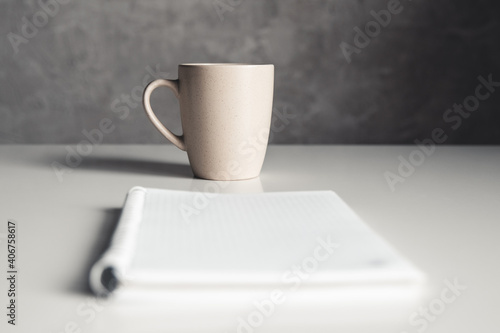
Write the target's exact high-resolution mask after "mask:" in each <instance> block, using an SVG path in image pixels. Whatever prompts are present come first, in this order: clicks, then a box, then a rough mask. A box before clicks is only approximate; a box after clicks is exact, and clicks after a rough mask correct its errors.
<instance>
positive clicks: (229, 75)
mask: <svg viewBox="0 0 500 333" xmlns="http://www.w3.org/2000/svg"><path fill="white" fill-rule="evenodd" d="M161 86H165V87H169V88H170V89H171V90H172V91H173V92H174V94H175V96H177V98H178V99H179V104H180V110H181V122H182V131H183V134H182V135H180V136H178V135H175V134H173V133H172V132H171V131H169V130H168V129H167V128H166V127H165V126H164V125H163V124H162V123H161V122H160V121H159V120H158V117H156V115H155V114H154V112H153V109H152V108H151V104H150V97H151V94H152V92H153V91H154V90H155V89H156V88H158V87H161ZM273 91H274V66H273V65H252V64H231V63H227V64H181V65H179V79H177V80H163V79H159V80H155V81H153V82H151V83H150V84H149V85H148V86H147V87H146V89H145V90H144V96H143V104H144V109H145V110H146V114H147V115H148V117H149V119H150V120H151V122H152V123H153V125H154V126H155V127H156V128H157V129H158V130H159V131H160V133H162V134H163V135H164V136H165V137H166V138H167V139H168V140H170V141H171V142H172V143H173V144H174V145H176V146H177V147H178V148H179V149H182V150H185V151H186V152H187V154H188V158H189V163H190V164H191V168H192V169H193V173H194V175H195V176H197V177H200V178H205V179H211V180H243V179H250V178H255V177H257V176H259V174H260V170H261V169H262V164H263V163H264V157H265V154H266V149H267V143H268V138H269V130H270V126H271V115H272V105H273Z"/></svg>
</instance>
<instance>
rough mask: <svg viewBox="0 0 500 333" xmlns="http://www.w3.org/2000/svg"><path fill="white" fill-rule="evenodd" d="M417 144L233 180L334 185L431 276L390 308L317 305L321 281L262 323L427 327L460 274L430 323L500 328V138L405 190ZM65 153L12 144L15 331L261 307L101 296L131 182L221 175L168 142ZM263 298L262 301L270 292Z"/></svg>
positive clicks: (220, 321) (204, 321) (303, 160)
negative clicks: (92, 288)
mask: <svg viewBox="0 0 500 333" xmlns="http://www.w3.org/2000/svg"><path fill="white" fill-rule="evenodd" d="M414 149H415V147H414V146H271V147H270V148H269V150H268V153H267V157H266V161H265V163H264V168H263V171H262V174H261V177H260V179H256V180H251V181H241V182H233V183H231V184H230V186H228V187H227V188H226V189H225V190H224V191H227V192H259V191H265V192H269V191H292V190H293V191H297V190H333V191H335V192H336V193H338V194H339V195H340V196H341V197H342V198H343V199H344V200H345V201H346V202H347V203H348V204H349V205H350V206H351V207H352V208H353V209H354V210H355V211H356V212H357V213H358V214H359V215H360V216H361V218H362V219H363V220H364V221H365V222H366V223H367V224H368V225H370V226H371V227H372V228H373V229H375V230H376V231H377V232H378V233H380V234H381V235H382V236H383V237H384V238H385V239H386V240H388V241H389V242H390V243H391V244H393V246H394V247H396V248H397V249H398V250H399V251H400V252H401V253H402V254H403V255H404V256H406V257H407V258H408V259H410V260H411V261H412V262H413V263H414V264H415V265H416V266H418V267H419V268H420V269H421V270H422V271H424V272H425V273H426V274H427V276H428V284H427V285H426V287H425V292H424V293H423V295H422V297H421V299H419V301H418V302H417V303H416V304H413V305H412V306H410V307H409V308H405V307H401V308H398V309H393V308H384V307H382V306H380V305H378V304H377V301H375V300H373V301H372V302H368V303H366V302H365V303H363V302H364V301H359V302H357V303H356V302H355V303H356V306H354V307H350V308H349V309H346V307H344V306H342V305H340V306H339V304H338V303H339V302H338V301H339V299H337V300H333V299H331V300H329V299H328V297H326V298H325V297H324V295H323V298H322V301H321V302H323V303H321V306H320V307H318V308H317V309H316V310H314V311H311V310H310V309H309V310H308V309H307V302H308V297H309V301H311V302H313V301H314V300H315V299H316V298H315V297H316V296H315V295H316V294H317V293H318V291H317V290H316V291H314V290H313V291H310V292H305V291H304V292H297V294H296V295H292V296H291V299H293V298H295V301H294V300H292V301H291V303H290V304H288V305H286V306H285V305H284V306H283V308H282V309H277V310H276V312H275V313H274V314H273V315H272V316H270V317H269V318H267V319H266V320H265V321H264V323H263V324H262V325H261V326H260V327H258V329H255V332H278V331H283V330H287V331H297V332H299V331H306V332H312V331H314V332H334V331H341V332H368V331H369V332H395V333H399V332H403V331H405V332H409V333H410V332H417V331H418V330H417V328H419V327H420V326H416V325H412V324H411V323H410V322H409V317H410V316H411V314H412V313H413V312H414V311H418V309H419V306H429V304H431V303H432V302H433V300H435V299H437V298H439V297H440V294H441V292H442V291H443V289H444V288H446V284H445V282H444V281H445V280H446V279H448V280H449V281H453V280H454V279H458V281H459V282H460V283H461V284H463V285H465V286H466V287H467V289H466V290H464V291H462V292H461V295H460V296H459V297H457V298H456V299H455V301H453V302H452V303H450V304H446V308H445V310H444V311H443V312H442V313H441V314H439V315H437V316H434V317H435V318H434V317H433V319H432V320H429V325H428V327H427V328H426V329H425V332H455V333H458V332H494V331H497V330H498V327H500V316H499V314H500V287H499V285H498V283H499V281H500V264H499V263H500V261H499V258H498V257H499V254H500V242H499V241H498V238H499V237H500V147H440V148H438V149H437V150H436V151H435V152H434V154H432V156H429V157H427V158H426V159H425V162H424V163H423V164H422V165H420V166H418V167H416V170H415V172H414V174H413V175H411V176H409V177H408V178H407V179H406V180H405V182H404V183H398V184H397V185H396V187H395V191H391V189H390V187H389V185H388V184H387V182H386V180H385V178H384V172H385V171H392V172H397V168H398V165H399V163H400V162H399V160H398V156H400V155H401V156H403V157H405V158H408V156H409V155H410V153H411V152H412V151H413V150H414ZM65 157H66V148H65V146H42V145H40V146H22V145H4V146H0V237H2V236H3V238H0V242H1V243H0V269H1V271H2V276H4V275H5V274H6V271H7V267H6V266H7V253H6V242H5V234H6V229H7V220H8V219H14V220H16V221H17V223H18V230H19V232H18V265H19V280H18V286H17V289H18V292H19V297H18V300H17V302H18V317H17V324H18V325H17V326H16V327H15V328H14V327H12V326H10V325H7V323H6V321H7V317H6V315H5V313H6V309H5V307H4V306H3V305H5V304H7V303H6V302H7V295H6V293H7V284H6V279H4V278H2V280H1V282H0V304H2V309H4V310H2V311H1V312H2V313H0V314H1V316H0V318H2V319H1V322H0V328H1V331H2V332H5V331H8V332H10V331H12V332H53V333H56V332H57V333H59V332H104V331H113V332H114V331H116V332H118V331H119V332H170V331H172V332H174V331H175V332H184V331H185V332H188V331H193V332H201V331H203V332H236V331H237V329H236V328H237V325H236V323H237V321H236V318H237V317H238V316H245V315H246V314H245V313H241V312H238V311H241V310H240V309H247V310H248V311H247V312H246V313H249V311H251V309H252V305H251V304H249V305H248V306H247V307H246V308H245V307H242V308H237V307H236V308H233V309H231V308H229V309H228V310H227V311H226V312H224V310H223V309H224V308H223V307H219V305H220V304H222V303H224V292H226V293H227V291H220V292H219V293H218V292H216V291H213V290H175V291H171V294H177V297H178V298H179V299H182V302H177V303H175V304H168V302H167V303H165V302H163V303H161V305H156V304H160V303H157V302H156V303H155V300H150V301H148V302H147V304H146V303H144V300H143V301H142V302H143V303H142V304H139V303H138V304H134V303H133V302H129V303H127V304H124V303H120V302H118V301H116V300H113V299H111V300H108V301H106V302H102V301H100V300H97V301H96V299H95V298H94V297H93V296H92V295H91V294H90V293H89V291H88V289H87V288H88V287H87V276H88V269H89V267H90V265H91V264H92V262H93V261H94V260H95V259H96V258H97V256H98V255H99V252H100V251H101V250H102V248H103V246H105V243H106V240H107V238H108V237H109V235H110V232H111V230H112V228H113V226H114V224H115V223H116V220H117V218H118V216H119V208H120V207H121V205H122V203H123V200H124V196H125V194H126V192H127V191H128V190H129V189H130V188H131V187H133V186H136V185H141V186H145V187H157V188H166V189H177V190H190V191H203V190H204V186H205V185H206V184H207V181H204V180H201V179H193V177H192V174H191V171H190V169H189V167H188V165H187V163H188V162H187V156H186V155H185V153H184V152H182V151H180V150H178V149H176V148H174V147H173V146H167V145H165V146H161V145H152V146H139V145H134V146H95V147H93V151H92V153H91V154H90V155H89V156H86V157H84V158H83V162H82V163H81V165H79V166H78V167H77V168H74V169H73V171H72V172H71V173H67V174H65V175H63V179H62V182H60V181H59V180H58V178H57V176H56V174H55V172H54V171H53V169H52V167H51V163H52V162H54V161H58V162H60V163H65V162H64V160H65ZM315 293H316V294H315ZM249 295H250V296H249V297H248V299H261V298H262V297H263V296H262V295H265V292H264V293H261V291H257V290H255V291H252V292H251V293H250V294H249ZM166 297H167V298H168V297H171V296H166ZM244 297H245V296H242V298H241V299H244ZM255 297H257V298H255ZM318 299H319V296H318ZM330 301H331V304H330V303H329V302H330ZM336 301H337V303H336V304H335V302H336ZM219 303H220V304H219ZM226 305H227V304H226ZM294 306H295V308H294ZM301 306H302V307H303V308H301ZM151 309H154V310H151ZM207 309H216V310H214V312H213V313H211V312H210V310H207ZM243 331H244V330H243Z"/></svg>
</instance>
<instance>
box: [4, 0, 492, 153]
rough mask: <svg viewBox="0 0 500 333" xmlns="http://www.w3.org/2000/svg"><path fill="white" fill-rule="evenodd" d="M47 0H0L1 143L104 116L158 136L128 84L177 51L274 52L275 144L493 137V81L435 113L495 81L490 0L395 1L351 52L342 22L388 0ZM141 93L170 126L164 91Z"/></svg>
mask: <svg viewBox="0 0 500 333" xmlns="http://www.w3.org/2000/svg"><path fill="white" fill-rule="evenodd" d="M53 1H55V0H50V1H48V0H43V1H42V2H41V3H40V2H39V1H38V0H24V1H21V0H0V37H1V39H0V143H11V142H14V143H76V142H79V141H80V140H82V139H83V138H84V136H83V134H82V130H84V129H87V130H92V129H94V128H98V127H99V122H100V121H101V119H103V118H109V119H110V120H111V121H112V122H113V124H114V125H115V128H114V130H113V131H112V132H111V133H109V134H106V135H105V137H104V142H105V143H163V142H166V140H165V139H164V138H163V137H161V135H160V134H158V133H157V131H156V130H154V129H153V126H152V125H151V124H150V123H149V121H148V120H147V118H146V116H145V114H144V112H143V110H142V107H141V106H140V104H139V103H137V102H138V100H136V99H135V98H134V97H133V96H134V94H137V93H139V92H140V91H141V90H142V87H143V86H144V84H145V82H146V81H148V80H150V79H151V78H152V75H151V73H150V72H157V74H158V75H159V76H161V77H167V78H175V77H176V75H177V73H176V72H177V64H178V63H182V62H252V63H274V64H275V65H276V88H275V112H277V113H280V112H281V113H283V112H287V113H291V114H292V115H293V118H291V119H289V122H288V123H286V126H284V127H279V130H277V131H276V133H273V135H272V141H273V142H275V143H412V142H413V141H414V140H415V139H425V138H429V137H432V131H433V130H434V129H435V128H442V129H443V131H444V132H445V133H446V136H447V140H446V141H445V143H497V144H498V143H500V131H498V130H497V128H498V124H499V120H500V111H499V110H498V109H499V108H498V106H499V104H500V91H498V92H491V93H490V95H489V96H488V97H485V98H484V100H482V101H480V103H479V106H478V109H477V110H476V111H473V112H470V113H469V112H468V111H467V112H463V115H460V114H458V113H457V114H455V113H446V112H447V109H448V108H450V107H452V106H453V104H454V103H458V104H460V103H462V102H463V101H464V99H466V98H467V97H468V96H469V95H473V94H474V93H475V89H476V86H478V84H480V81H478V76H483V77H484V78H488V75H489V74H491V75H492V79H493V80H494V81H500V44H499V37H498V36H499V35H500V23H499V19H500V5H498V4H497V3H498V2H495V1H485V0H483V1H468V0H441V1H431V0H427V1H424V0H418V1H416V0H414V1H409V0H401V5H400V6H399V7H391V9H393V12H394V14H392V15H391V20H390V23H388V24H384V25H387V26H386V27H381V28H380V31H377V30H376V29H377V26H376V25H375V24H373V23H371V24H369V25H368V28H371V29H372V30H370V31H371V32H370V33H371V34H372V36H373V37H370V40H369V42H368V41H366V40H364V41H363V40H358V41H357V42H358V43H357V45H358V47H357V48H356V50H355V51H353V50H354V49H351V51H352V52H354V53H352V54H351V55H350V57H349V58H350V59H349V60H350V62H349V61H348V59H347V58H346V57H345V55H344V54H343V51H342V48H341V47H340V45H341V43H342V42H345V43H346V44H343V45H344V48H347V46H346V45H347V44H349V45H350V46H352V47H355V46H356V43H355V40H354V39H355V37H356V32H355V30H353V29H354V28H356V27H359V28H360V29H362V30H364V29H365V25H366V23H367V22H370V21H373V20H374V17H373V16H372V15H371V14H370V11H372V10H374V11H377V12H378V11H380V10H383V9H387V7H388V3H391V4H392V2H391V1H388V0H373V1H363V0H357V1H354V0H328V1H326V0H215V1H214V0H142V1H130V0H100V1H97V0H85V1H84V0H80V1H78V0H64V1H63V0H59V1H60V2H61V4H59V5H58V6H56V7H54V6H49V7H46V9H45V11H43V4H46V3H53ZM393 1H395V0H393ZM46 12H49V14H50V15H48V14H45V13H46ZM396 12H397V13H396ZM27 22H29V23H27ZM31 24H37V25H38V26H39V27H36V26H35V27H31V29H29V26H30V25H31ZM27 27H28V28H27ZM33 28H35V29H33ZM364 44H367V45H364ZM498 89H499V90H500V88H498ZM486 92H488V91H484V92H483V94H485V93H486ZM127 96H132V97H127ZM127 99H128V101H127ZM474 101H475V100H474V98H472V99H471V98H469V99H468V100H467V102H469V103H472V104H471V107H469V108H471V109H475V108H476V106H474V105H473V104H474ZM153 104H154V106H155V108H156V109H162V108H163V110H162V111H161V110H160V113H162V117H161V119H162V120H163V121H164V122H166V123H167V124H168V125H169V127H170V128H171V129H173V130H174V131H177V132H178V133H179V132H180V131H181V126H180V117H179V115H178V106H177V102H176V100H175V98H174V97H173V96H172V95H171V94H170V93H169V92H167V91H166V90H165V91H162V92H159V93H156V94H155V95H154V99H153ZM125 109H128V110H129V113H128V115H127V116H126V117H123V114H124V113H123V112H125V111H124V110H125ZM119 110H122V111H119ZM115 111H116V112H115ZM450 112H452V111H450ZM277 115H278V114H277ZM445 115H446V116H447V117H448V118H447V120H444V119H443V116H445ZM120 116H122V117H120ZM122 118H123V119H122Z"/></svg>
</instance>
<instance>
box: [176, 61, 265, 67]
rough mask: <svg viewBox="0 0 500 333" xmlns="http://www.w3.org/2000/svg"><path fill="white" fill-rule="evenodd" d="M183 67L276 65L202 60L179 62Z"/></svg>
mask: <svg viewBox="0 0 500 333" xmlns="http://www.w3.org/2000/svg"><path fill="white" fill-rule="evenodd" d="M179 66H183V67H258V66H274V65H273V64H250V63H231V62H228V63H223V62H221V63H210V62H205V63H203V62H200V63H183V64H179Z"/></svg>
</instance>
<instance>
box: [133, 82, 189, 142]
mask: <svg viewBox="0 0 500 333" xmlns="http://www.w3.org/2000/svg"><path fill="white" fill-rule="evenodd" d="M158 87H168V88H170V89H171V90H172V91H173V93H174V95H175V97H177V99H179V80H164V79H158V80H155V81H153V82H151V83H149V84H148V85H147V86H146V89H144V94H143V96H142V103H143V105H144V110H145V111H146V114H147V115H148V117H149V120H151V122H152V123H153V125H154V126H155V127H156V129H157V130H158V131H160V133H161V134H163V136H164V137H166V138H167V139H168V140H169V141H170V142H172V143H173V144H174V145H175V146H176V147H177V148H179V149H180V150H184V151H186V144H185V143H184V136H183V135H175V134H174V133H172V132H171V131H170V130H169V129H168V128H166V127H165V126H164V125H163V124H162V123H161V122H160V120H159V119H158V117H157V116H156V115H155V113H154V112H153V108H151V103H150V99H151V94H152V93H153V91H154V90H155V89H156V88H158Z"/></svg>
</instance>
